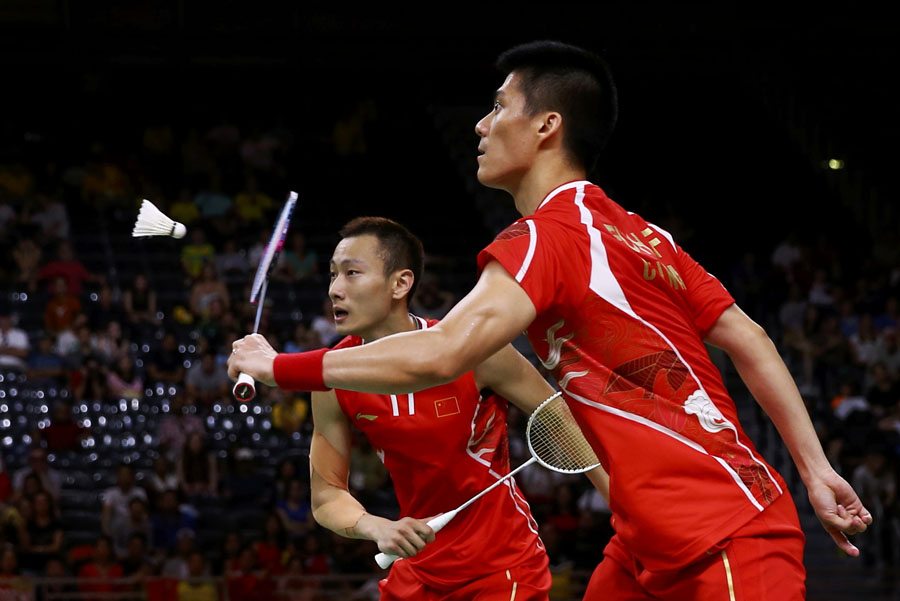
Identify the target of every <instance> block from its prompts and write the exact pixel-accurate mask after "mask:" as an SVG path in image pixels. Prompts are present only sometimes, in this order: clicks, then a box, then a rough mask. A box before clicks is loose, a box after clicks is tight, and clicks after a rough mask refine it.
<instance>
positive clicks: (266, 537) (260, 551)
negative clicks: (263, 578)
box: [255, 512, 287, 574]
mask: <svg viewBox="0 0 900 601" xmlns="http://www.w3.org/2000/svg"><path fill="white" fill-rule="evenodd" d="M286 542H287V537H286V533H285V529H284V526H283V525H282V522H281V517H280V513H276V512H271V513H269V515H268V516H267V517H266V525H265V529H264V530H263V538H262V540H259V541H257V542H256V545H255V547H256V557H257V559H258V561H259V567H260V568H262V569H263V570H265V571H266V573H267V574H281V573H282V572H283V571H284V567H283V565H282V563H281V556H282V554H283V552H284V546H285V543H286Z"/></svg>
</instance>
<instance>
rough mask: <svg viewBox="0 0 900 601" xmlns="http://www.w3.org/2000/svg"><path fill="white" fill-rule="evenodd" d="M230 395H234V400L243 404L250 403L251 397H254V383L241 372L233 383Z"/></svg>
mask: <svg viewBox="0 0 900 601" xmlns="http://www.w3.org/2000/svg"><path fill="white" fill-rule="evenodd" d="M231 394H233V395H234V398H235V399H237V400H238V401H241V402H243V403H246V402H247V401H252V400H253V397H255V396H256V382H254V380H253V378H251V377H250V376H249V375H247V374H245V373H244V372H241V374H240V375H239V376H238V379H237V382H235V383H234V388H232V389H231Z"/></svg>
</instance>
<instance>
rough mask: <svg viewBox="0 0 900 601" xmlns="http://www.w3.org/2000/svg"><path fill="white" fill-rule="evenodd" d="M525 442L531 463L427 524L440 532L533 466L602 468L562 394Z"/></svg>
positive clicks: (545, 406)
mask: <svg viewBox="0 0 900 601" xmlns="http://www.w3.org/2000/svg"><path fill="white" fill-rule="evenodd" d="M525 439H526V441H527V442H528V451H529V452H530V453H531V459H529V460H528V461H526V462H525V463H523V464H522V465H520V466H519V467H517V468H516V469H514V470H513V471H511V472H510V473H508V474H506V475H505V476H503V477H502V478H500V479H499V480H497V481H496V482H494V483H493V484H491V485H490V486H488V487H487V488H485V489H484V490H483V491H481V492H480V493H478V494H477V495H475V496H474V497H472V498H471V499H469V500H468V501H466V502H465V503H463V504H462V505H460V506H459V507H457V508H456V509H454V510H452V511H448V512H447V513H442V514H441V515H439V516H437V517H435V518H432V519H430V520H428V522H427V523H428V525H429V526H430V527H431V529H432V530H434V531H435V532H438V531H440V530H441V528H443V527H444V526H446V525H447V524H448V523H449V522H450V520H452V519H453V518H455V517H456V514H458V513H459V512H460V511H462V510H463V509H465V508H466V507H468V506H469V505H471V504H472V503H474V502H475V501H477V500H478V499H480V498H481V497H483V496H484V495H486V494H487V493H489V492H491V491H492V490H494V489H495V488H496V487H498V486H500V485H501V484H503V483H504V482H505V481H506V480H507V479H509V478H511V477H512V476H513V475H515V474H516V473H518V472H519V471H521V470H523V469H525V468H526V467H528V466H529V465H531V464H532V463H534V462H538V463H540V464H541V465H543V466H544V467H545V468H547V469H550V470H553V471H555V472H561V473H563V474H580V473H582V472H587V471H590V470H592V469H594V468H595V467H598V466H599V465H600V460H599V459H597V454H596V453H594V449H592V448H591V445H590V443H589V442H588V441H587V440H586V439H585V438H584V434H582V433H581V428H579V427H578V423H577V422H576V421H575V417H574V416H572V412H571V411H570V410H569V406H568V405H567V404H566V402H565V400H563V398H562V393H561V392H557V393H556V394H554V395H553V396H551V397H550V398H548V399H546V400H545V401H544V402H542V403H541V404H540V405H538V406H537V407H536V408H535V410H534V411H533V412H532V413H531V416H530V417H529V418H528V426H527V427H526V428H525ZM397 557H398V556H397V555H392V554H390V553H379V554H378V555H376V556H375V562H376V563H377V564H378V565H379V566H380V567H382V568H387V567H388V566H390V565H391V564H392V563H394V561H395V560H396V559H397Z"/></svg>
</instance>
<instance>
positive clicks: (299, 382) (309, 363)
mask: <svg viewBox="0 0 900 601" xmlns="http://www.w3.org/2000/svg"><path fill="white" fill-rule="evenodd" d="M329 350H330V349H327V348H320V349H317V350H315V351H307V352H305V353H279V354H277V355H275V362H274V364H273V365H272V373H273V375H274V376H275V384H277V385H278V387H279V388H281V389H282V390H308V391H310V392H312V391H319V390H329V388H328V387H327V386H325V380H324V379H323V377H322V360H323V359H324V358H325V353H327V352H328V351H329Z"/></svg>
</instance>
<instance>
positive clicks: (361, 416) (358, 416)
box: [356, 411, 378, 422]
mask: <svg viewBox="0 0 900 601" xmlns="http://www.w3.org/2000/svg"><path fill="white" fill-rule="evenodd" d="M356 419H367V420H369V421H370V422H374V421H375V420H376V419H378V416H377V415H367V414H365V413H363V412H362V411H360V412H358V413H357V414H356Z"/></svg>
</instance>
